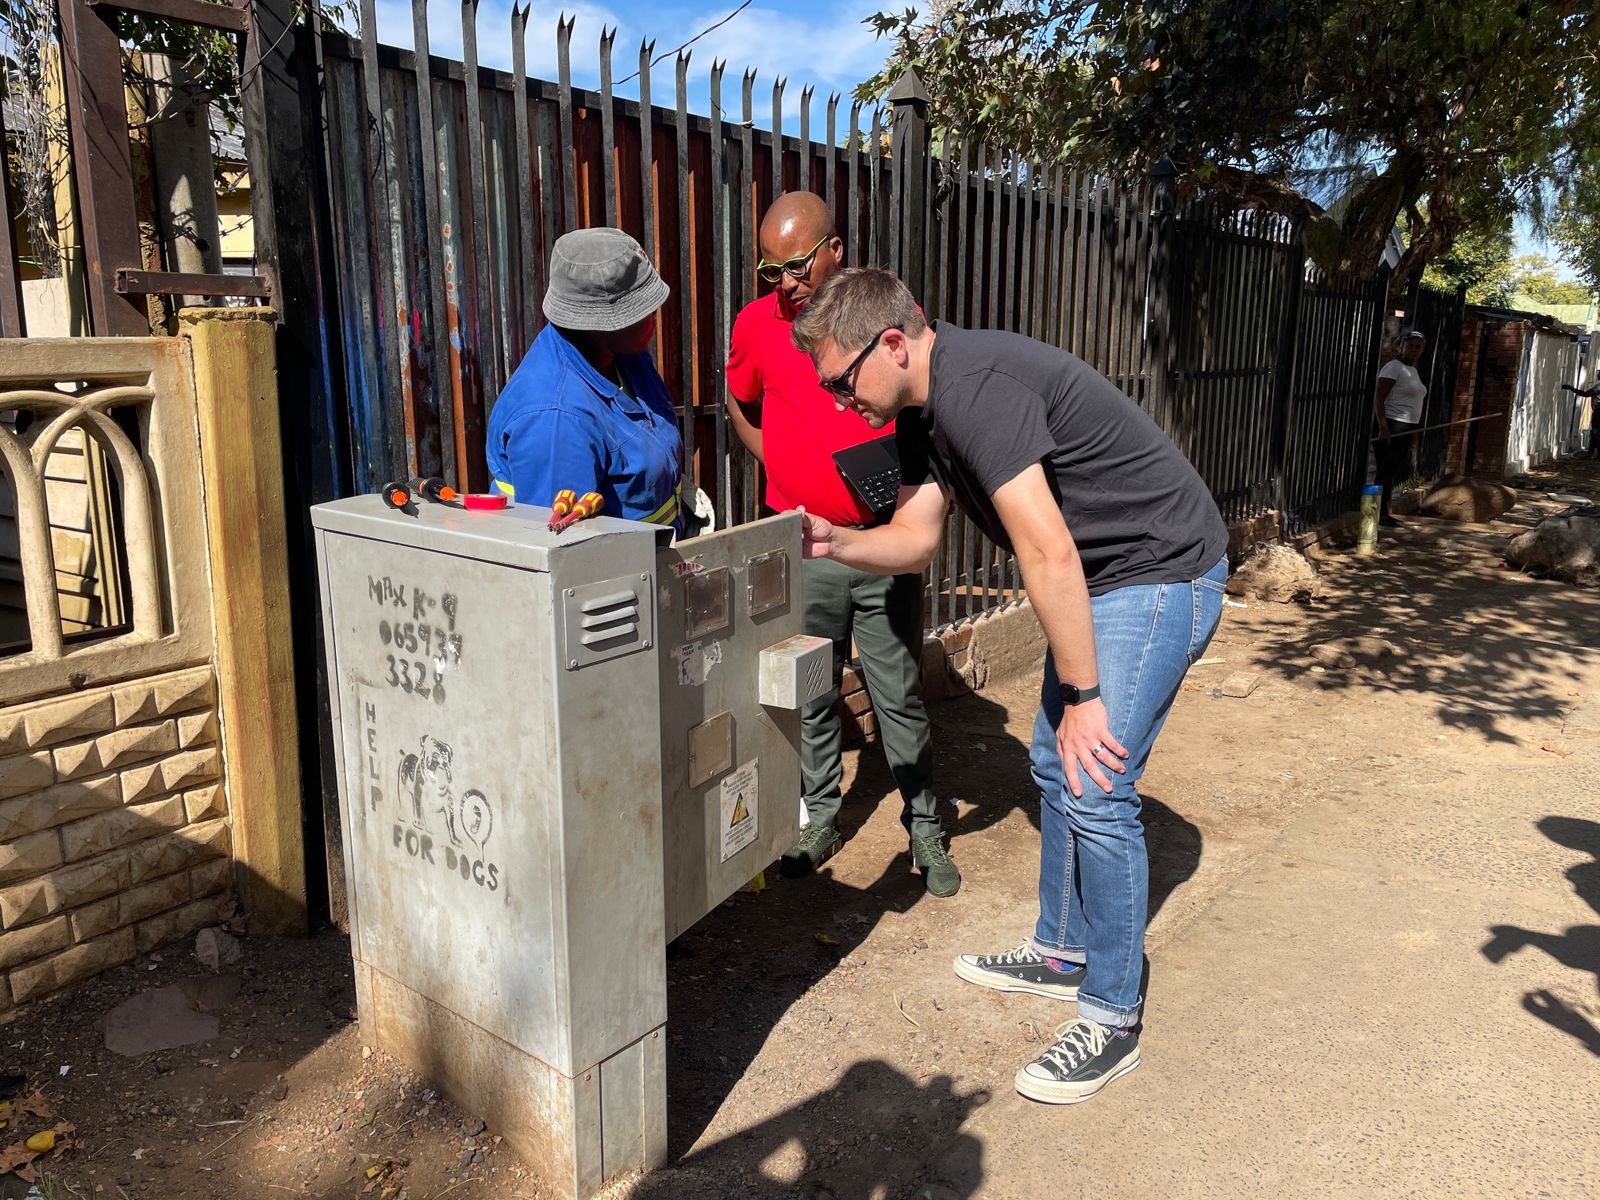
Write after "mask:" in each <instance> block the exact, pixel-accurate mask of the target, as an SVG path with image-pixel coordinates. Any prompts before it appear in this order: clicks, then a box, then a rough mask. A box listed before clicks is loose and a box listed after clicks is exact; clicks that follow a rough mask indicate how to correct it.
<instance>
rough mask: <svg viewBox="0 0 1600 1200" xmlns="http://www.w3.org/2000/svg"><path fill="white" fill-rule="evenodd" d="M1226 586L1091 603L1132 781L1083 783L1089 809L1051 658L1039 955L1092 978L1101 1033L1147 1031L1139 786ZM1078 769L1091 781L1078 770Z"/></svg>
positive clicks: (1103, 688)
mask: <svg viewBox="0 0 1600 1200" xmlns="http://www.w3.org/2000/svg"><path fill="white" fill-rule="evenodd" d="M1227 581H1228V560H1227V558H1226V557H1224V558H1223V559H1222V560H1221V561H1220V562H1219V563H1217V565H1216V566H1214V567H1212V568H1211V570H1209V571H1207V572H1206V573H1205V574H1204V575H1203V576H1201V577H1200V578H1199V579H1196V580H1194V581H1193V582H1192V583H1160V584H1135V585H1134V586H1132V587H1125V588H1118V589H1116V590H1115V591H1111V592H1107V593H1106V594H1105V595H1103V596H1096V597H1094V598H1093V599H1092V600H1091V601H1090V604H1091V607H1092V608H1093V610H1094V646H1095V661H1096V664H1097V665H1098V667H1099V671H1100V696H1101V699H1102V700H1103V701H1104V703H1105V706H1106V714H1107V718H1108V721H1109V723H1110V726H1111V735H1112V736H1113V737H1115V738H1116V739H1117V740H1118V741H1119V742H1121V743H1122V745H1123V747H1124V748H1125V749H1126V750H1127V751H1128V759H1127V764H1126V765H1127V768H1128V770H1127V774H1125V775H1116V774H1111V775H1110V777H1111V781H1112V788H1111V791H1110V792H1109V793H1107V792H1106V791H1104V790H1103V789H1102V788H1101V787H1100V785H1099V784H1097V783H1095V782H1094V781H1093V780H1091V779H1090V778H1089V777H1088V776H1087V775H1082V774H1080V776H1079V779H1080V785H1081V787H1082V788H1083V796H1082V797H1081V798H1075V797H1074V796H1073V794H1072V791H1071V789H1070V788H1068V787H1067V786H1066V779H1065V776H1064V774H1063V769H1062V763H1061V755H1060V753H1059V752H1058V750H1057V749H1056V728H1057V727H1058V726H1059V725H1060V724H1061V716H1062V712H1063V708H1062V704H1061V689H1060V684H1059V681H1058V680H1057V677H1056V671H1055V663H1054V661H1053V660H1052V658H1051V657H1049V656H1047V657H1046V658H1045V664H1044V688H1043V691H1042V693H1041V695H1040V699H1039V715H1038V717H1037V718H1036V719H1035V720H1034V724H1033V746H1032V748H1031V750H1030V754H1029V757H1030V758H1031V760H1032V763H1033V778H1034V782H1035V783H1037V784H1038V785H1039V792H1040V796H1041V799H1042V804H1041V807H1040V815H1041V822H1040V826H1041V834H1042V843H1041V847H1040V854H1039V923H1038V925H1037V926H1035V928H1034V934H1033V947H1034V949H1035V950H1037V951H1038V952H1039V953H1040V954H1045V955H1048V956H1050V957H1051V958H1057V959H1063V960H1065V961H1067V962H1074V963H1083V964H1084V965H1085V966H1086V968H1087V972H1086V974H1085V976H1084V979H1083V983H1082V984H1081V985H1080V986H1079V989H1078V1015H1079V1016H1081V1017H1087V1018H1089V1019H1090V1020H1094V1021H1098V1022H1100V1023H1101V1024H1102V1025H1113V1026H1117V1027H1119V1028H1120V1027H1126V1026H1132V1025H1135V1024H1137V1023H1138V1020H1139V1006H1140V1004H1141V1002H1142V1000H1143V997H1141V996H1140V994H1139V981H1140V977H1141V976H1142V974H1143V971H1144V926H1145V914H1146V909H1147V907H1148V904H1149V899H1150V862H1149V858H1148V857H1147V855H1146V853H1145V845H1144V826H1143V825H1142V824H1141V823H1140V820H1139V808H1140V804H1141V801H1140V799H1139V788H1138V784H1139V777H1140V776H1141V775H1143V774H1144V766H1145V762H1146V761H1147V760H1148V759H1149V757H1150V750H1151V748H1152V747H1153V746H1154V745H1155V740H1156V735H1157V734H1159V733H1160V732H1161V726H1162V725H1163V724H1165V722H1166V719H1167V713H1168V712H1169V711H1170V710H1171V708H1172V702H1173V700H1174V699H1175V698H1176V697H1177V695H1178V685H1179V684H1180V683H1182V682H1183V676H1184V673H1185V672H1186V671H1188V669H1189V667H1190V666H1191V665H1192V664H1193V663H1194V661H1195V660H1196V659H1197V658H1199V657H1200V656H1201V655H1202V654H1204V653H1205V648H1206V646H1207V645H1208V644H1209V643H1210V641H1211V636H1212V634H1214V633H1216V631H1217V624H1218V622H1219V621H1220V620H1221V618H1222V589H1223V586H1224V585H1225V584H1226V583H1227ZM1072 769H1073V770H1074V771H1079V772H1081V770H1082V768H1081V767H1079V766H1078V764H1076V763H1074V764H1073V767H1072ZM1108 774H1110V773H1109V772H1108Z"/></svg>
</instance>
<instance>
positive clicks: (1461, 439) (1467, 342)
mask: <svg viewBox="0 0 1600 1200" xmlns="http://www.w3.org/2000/svg"><path fill="white" fill-rule="evenodd" d="M1483 324H1484V323H1483V321H1482V319H1480V318H1474V317H1467V318H1465V319H1464V320H1463V321H1462V322H1461V336H1460V342H1459V346H1460V350H1459V352H1458V353H1457V355H1456V394H1455V396H1454V397H1453V398H1452V399H1451V404H1450V420H1452V421H1465V420H1467V419H1468V418H1469V417H1473V416H1476V415H1477V413H1476V409H1477V404H1478V383H1479V379H1478V360H1479V358H1480V357H1481V355H1482V347H1483V336H1484V328H1483ZM1474 424H1488V422H1474ZM1472 438H1473V428H1472V425H1452V426H1451V427H1450V430H1449V432H1448V434H1447V435H1446V442H1445V459H1444V471H1445V474H1446V475H1465V474H1466V473H1467V448H1468V447H1469V446H1470V445H1471V444H1472Z"/></svg>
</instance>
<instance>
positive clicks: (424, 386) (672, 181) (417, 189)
mask: <svg viewBox="0 0 1600 1200" xmlns="http://www.w3.org/2000/svg"><path fill="white" fill-rule="evenodd" d="M373 8H374V4H373V0H367V5H366V12H365V14H364V15H365V17H366V22H365V25H366V28H368V29H371V28H373V15H374V14H373ZM412 11H413V15H414V18H415V20H414V29H415V38H416V44H417V46H418V51H417V52H416V53H413V52H409V51H404V50H398V49H394V48H391V47H386V46H381V45H378V44H377V43H376V42H375V41H374V40H373V39H371V38H370V37H369V38H364V39H359V40H358V39H353V38H349V37H345V36H343V35H340V34H336V33H328V34H324V35H323V36H322V37H321V39H320V47H321V56H322V60H323V63H324V69H325V76H324V77H325V80H326V85H325V88H324V89H323V91H322V93H321V94H320V95H319V96H318V97H316V98H315V99H316V102H317V103H318V104H320V105H321V107H322V112H321V114H320V118H321V120H322V122H323V126H322V127H323V129H324V130H325V138H326V146H325V151H324V152H325V154H326V162H327V183H328V186H327V196H326V205H327V212H328V219H329V221H330V225H331V232H332V237H331V239H330V245H331V254H330V255H329V263H328V266H327V267H326V268H325V271H327V270H329V269H331V275H332V278H331V280H326V281H325V282H327V283H329V284H331V287H332V290H333V298H332V301H331V303H330V309H331V310H332V311H333V312H335V313H336V314H337V334H338V346H337V348H336V354H337V357H338V360H339V363H340V364H341V365H340V369H339V383H340V386H339V387H338V388H337V389H336V392H337V394H338V397H339V399H340V401H341V403H340V405H339V407H340V408H342V410H343V412H344V414H345V419H346V421H347V422H348V434H349V448H350V464H349V465H350V471H351V475H350V483H351V486H353V487H355V488H357V489H362V488H367V487H372V486H376V485H377V484H378V483H380V482H381V481H382V479H384V478H388V477H390V476H393V475H399V474H408V473H412V472H415V471H420V472H424V473H429V472H440V473H443V474H445V475H446V476H448V477H450V478H452V479H455V480H457V481H460V482H461V483H463V484H465V485H466V486H468V487H472V488H479V487H482V486H484V485H485V484H486V483H487V477H486V474H485V468H484V460H483V436H484V429H485V426H486V422H487V418H488V414H489V412H490V411H491V409H492V407H493V404H494V400H495V397H496V396H497V395H498V393H499V390H500V388H501V387H502V386H503V384H504V382H505V380H506V378H507V377H508V376H509V374H510V372H511V371H512V370H513V369H514V368H515V366H516V364H517V362H518V361H519V360H520V358H521V356H522V354H523V353H524V351H525V350H526V348H527V347H528V345H529V344H530V343H531V341H532V339H533V337H534V336H535V335H536V333H537V331H538V329H539V328H540V326H541V324H542V316H541V314H540V299H541V297H542V295H543V289H544V283H545V281H544V272H545V264H546V261H547V258H548V253H549V248H550V246H551V244H552V243H553V242H554V240H555V239H556V238H557V237H558V236H560V234H561V233H563V232H565V231H566V230H569V229H573V228H579V227H583V226H588V225H601V224H610V225H618V226H621V227H622V228H624V229H626V230H628V231H629V232H630V233H632V234H634V235H635V236H637V237H638V238H639V239H640V241H641V242H642V243H643V244H644V245H645V247H646V249H647V250H648V251H649V252H650V253H651V254H652V257H653V258H654V259H655V261H656V264H657V266H658V268H659V269H660V271H661V274H662V276H663V277H664V278H665V279H666V281H667V282H668V284H670V285H671V287H672V290H673V296H672V299H671V300H670V301H669V302H668V305H667V307H666V309H665V310H664V311H663V313H662V317H661V322H660V325H659V328H658V331H657V335H656V336H657V340H656V345H655V352H656V358H657V362H658V365H659V366H660V369H661V372H662V374H663V376H664V377H665V379H666V380H667V382H668V385H669V387H670V388H671V389H672V390H673V392H674V395H675V397H676V398H677V400H678V403H679V406H680V412H681V419H682V423H683V433H684V442H685V446H686V449H687V454H688V458H689V460H690V461H689V462H688V464H687V466H688V469H689V470H690V471H691V472H692V473H693V474H694V476H695V478H696V479H697V480H698V481H699V483H700V484H701V486H702V487H704V488H705V489H706V491H707V492H708V493H709V494H710V495H711V496H712V497H713V499H714V501H715V503H716V507H717V510H718V514H719V518H720V520H721V521H722V522H724V523H728V522H736V521H741V520H747V519H750V518H752V517H754V516H755V515H757V514H758V512H759V503H760V491H759V479H758V473H757V467H756V464H755V463H754V462H753V460H751V459H750V457H749V456H748V455H747V454H745V452H744V451H743V449H742V447H740V446H739V445H738V443H737V440H736V439H730V437H729V434H728V429H727V424H726V421H725V420H724V418H723V415H722V405H723V402H724V395H725V392H724V384H723V367H724V359H725V354H726V349H727V345H728V335H729V330H730V328H731V326H732V321H733V318H734V316H735V315H736V314H737V312H738V310H739V308H740V307H741V306H742V305H744V304H745V303H747V302H749V301H750V300H752V299H754V298H755V297H756V295H757V294H758V283H757V280H756V278H755V273H754V267H755V262H756V259H757V257H758V254H757V247H756V244H755V243H756V228H757V225H758V223H759V220H760V217H761V214H762V213H763V212H764V211H765V209H766V207H767V205H768V204H770V203H771V201H772V199H773V198H774V197H775V196H777V195H779V194H781V193H782V192H784V191H788V190H792V189H796V188H799V189H806V190H812V191H816V192H818V193H819V194H821V195H822V196H824V197H825V198H826V199H828V200H829V202H830V203H831V204H832V206H833V208H834V211H835V213H836V215H837V223H838V228H839V231H840V233H841V235H842V236H843V237H844V240H845V243H846V247H847V256H848V258H849V260H850V261H851V262H854V263H866V264H875V265H882V266H886V267H889V268H891V269H893V270H896V271H898V272H899V273H900V274H901V275H902V277H904V278H905V279H906V281H907V282H908V283H909V284H910V286H911V287H912V290H913V291H914V292H915V293H916V294H917V295H918V296H919V298H920V299H921V302H922V303H923V305H924V307H925V309H926V310H927V312H928V314H929V316H930V317H932V318H934V319H943V320H950V321H954V322H957V323H960V324H967V325H973V326H983V327H990V328H1005V329H1013V330H1017V331H1019V332H1023V333H1027V334H1030V335H1032V336H1034V337H1038V338H1041V339H1043V340H1045V341H1049V342H1052V343H1054V344H1057V345H1060V346H1063V347H1065V348H1066V349H1068V350H1071V351H1072V352H1074V353H1076V354H1078V355H1080V356H1081V357H1083V358H1084V359H1086V360H1087V361H1089V362H1090V363H1091V364H1093V365H1094V366H1095V367H1096V368H1098V369H1099V370H1101V371H1102V372H1103V373H1104V374H1106V375H1107V377H1109V378H1110V379H1111V380H1112V381H1113V382H1115V383H1116V384H1117V385H1118V386H1119V387H1121V388H1122V389H1123V390H1124V391H1126V392H1127V393H1128V394H1129V395H1130V396H1132V397H1134V399H1135V400H1137V401H1138V402H1139V403H1140V404H1141V405H1142V406H1143V407H1144V408H1145V409H1146V410H1147V411H1148V412H1149V413H1150V414H1151V415H1152V417H1154V418H1155V419H1156V420H1157V421H1158V422H1159V423H1160V424H1161V426H1162V427H1163V428H1164V429H1166V430H1167V432H1168V433H1169V434H1170V435H1171V436H1172V437H1173V438H1174V440H1175V441H1176V442H1177V444H1178V445H1179V447H1180V448H1181V449H1182V450H1183V451H1184V452H1185V453H1186V454H1187V455H1188V456H1189V458H1190V460H1191V461H1192V462H1193V463H1194V464H1195V466H1196V467H1197V468H1198V469H1199V470H1200V472H1201V474H1202V475H1203V476H1204V477H1205V479H1206V481H1207V483H1208V484H1209V485H1210V486H1211V488H1212V491H1213V493H1214V495H1215V496H1216V497H1217V500H1218V502H1219V504H1221V505H1222V507H1223V509H1224V512H1225V514H1226V516H1227V517H1228V518H1229V519H1230V520H1239V519H1243V518H1247V517H1250V516H1253V515H1256V514H1259V513H1261V512H1264V511H1266V510H1268V509H1277V510H1278V511H1279V512H1281V513H1282V514H1283V521H1284V524H1285V526H1286V527H1291V528H1293V527H1301V526H1304V525H1305V524H1308V523H1311V522H1315V521H1318V520H1322V519H1326V518H1327V517H1331V516H1333V515H1335V514H1336V513H1337V512H1339V511H1341V510H1343V509H1347V508H1349V507H1350V506H1351V505H1352V503H1353V500H1354V497H1355V494H1356V492H1357V490H1358V489H1359V485H1360V483H1361V482H1362V480H1363V478H1364V474H1365V470H1366V449H1365V446H1366V431H1367V421H1368V414H1369V411H1370V396H1371V388H1372V379H1373V372H1374V370H1375V368H1376V355H1377V350H1378V336H1379V331H1380V329H1381V319H1382V316H1383V311H1382V309H1383V299H1382V298H1383V281H1382V280H1381V279H1380V280H1376V281H1372V282H1368V283H1365V284H1360V285H1355V286H1353V287H1350V286H1339V285H1336V284H1333V283H1330V282H1327V281H1323V280H1321V279H1319V278H1318V277H1316V275H1315V273H1314V272H1308V271H1307V268H1306V265H1305V263H1306V257H1305V250H1304V245H1303V242H1302V239H1301V237H1300V235H1299V230H1298V227H1297V225H1296V223H1295V222H1294V221H1292V220H1290V219H1289V218H1285V217H1282V216H1278V215H1275V214H1270V213H1265V212H1241V211H1239V210H1237V209H1236V208H1233V207H1231V206H1228V205H1226V204H1220V203H1216V202H1212V201H1207V200H1204V199H1193V200H1187V201H1184V202H1182V203H1179V202H1177V201H1176V200H1175V198H1174V196H1173V190H1172V188H1171V186H1170V180H1169V179H1168V178H1167V177H1166V176H1165V175H1163V174H1162V173H1161V172H1160V171H1158V172H1157V173H1156V175H1155V176H1153V177H1152V178H1150V179H1144V180H1138V181H1134V182H1132V183H1128V182H1124V181H1116V180H1111V179H1106V178H1103V177H1099V176H1095V175H1090V174H1087V173H1083V172H1079V171H1074V170H1071V169H1069V168H1067V167H1065V166H1063V165H1061V164H1044V163H1038V162H1030V161H1023V160H1019V159H1017V158H1016V157H1014V156H1012V155H1011V154H1009V153H1007V152H1006V151H1005V150H1003V149H1001V148H997V147H993V146H989V145H987V144H982V143H973V142H967V141H963V140H961V139H959V138H954V137H938V136H934V135H932V134H931V133H930V130H929V128H928V124H927V119H926V112H927V98H926V96H925V95H923V94H922V93H921V90H920V85H918V84H917V82H916V81H915V79H914V78H909V77H908V78H907V79H904V80H902V81H901V83H900V84H899V85H898V86H897V87H896V88H895V89H894V91H893V92H892V93H891V94H890V96H889V97H888V98H887V103H886V105H885V106H884V107H883V108H881V109H877V108H874V109H868V108H865V107H864V106H863V105H862V104H860V103H859V102H856V103H850V104H849V105H848V107H845V106H844V105H843V104H842V103H841V100H840V97H839V96H837V95H834V96H831V97H829V98H828V99H827V100H826V101H825V102H824V103H823V104H821V105H818V104H817V103H816V102H815V100H816V98H815V97H814V95H813V93H812V91H811V89H809V88H807V89H805V90H804V91H802V92H801V94H800V96H799V97H798V100H797V102H796V101H795V100H794V98H792V97H789V96H788V95H787V87H786V83H785V81H784V80H782V79H779V80H776V81H775V82H773V83H772V84H771V85H770V86H766V85H763V86H759V87H758V81H757V79H756V77H755V75H754V73H752V72H746V73H744V74H743V75H742V76H741V77H740V78H739V79H738V80H737V81H733V80H729V79H728V78H727V76H726V70H725V64H724V63H722V62H720V61H719V62H716V63H714V64H713V66H712V69H711V71H710V74H709V78H708V80H707V81H706V89H707V90H706V94H705V95H704V96H694V95H691V89H690V85H689V80H690V71H689V66H690V57H689V53H686V52H680V53H678V54H677V55H676V57H675V59H674V60H673V61H672V62H671V63H670V64H662V65H660V66H657V67H656V69H655V70H652V60H653V59H654V57H655V56H654V45H653V44H652V43H646V44H644V45H642V46H641V47H639V49H638V54H637V58H636V59H635V58H634V57H633V56H632V55H630V56H629V58H628V60H627V63H626V68H625V71H626V75H625V77H623V75H624V68H622V67H620V66H619V63H618V60H617V56H616V53H615V50H616V47H615V35H614V33H613V32H612V31H610V30H606V31H603V32H602V34H601V36H600V39H599V45H598V52H599V78H600V84H601V86H600V89H599V91H597V92H596V91H586V90H583V89H579V88H575V87H573V86H572V84H571V76H572V54H573V40H574V24H573V22H572V21H571V20H570V19H563V20H561V21H558V22H557V24H556V27H555V30H554V37H555V41H556V61H557V63H558V76H559V77H558V79H557V80H556V81H555V82H548V81H543V80H537V79H529V78H527V76H526V72H525V69H524V67H523V63H524V61H525V58H524V46H525V42H526V39H527V38H528V37H530V36H537V34H534V33H532V32H530V30H529V27H528V24H527V11H526V10H514V11H513V14H512V19H511V29H510V36H511V45H512V49H513V55H514V58H513V63H514V68H513V70H512V71H511V72H509V73H507V72H502V71H491V70H487V69H484V68H482V67H480V66H479V65H478V63H477V54H476V46H477V37H478V31H477V20H476V10H475V7H474V6H473V4H472V3H471V2H470V0H467V2H466V3H464V4H463V7H462V32H463V45H464V48H465V49H464V59H465V61H463V62H455V61H446V60H443V59H439V58H435V57H430V56H429V55H428V54H427V53H426V50H427V36H428V32H427V12H426V5H425V0H413V7H412ZM663 75H664V76H666V79H661V78H660V76H663ZM634 79H637V81H638V91H639V99H638V100H637V101H634V100H629V99H619V98H618V97H617V96H616V95H615V94H614V89H615V87H616V86H617V84H618V83H619V82H620V83H627V82H630V81H632V80H634ZM663 84H665V85H666V86H665V87H664V88H663V86H662V85H663ZM663 93H664V94H663ZM657 100H670V101H671V105H670V107H669V106H668V105H666V104H657V103H656V101H657ZM786 103H791V104H794V108H793V109H789V110H786V107H785V106H786ZM696 108H698V109H702V110H703V111H704V112H705V113H707V114H709V115H706V116H702V115H697V114H696V113H695V112H694V111H693V110H694V109H696ZM730 108H731V110H732V111H730ZM819 109H820V111H818V110H819ZM786 115H792V116H796V117H797V118H798V120H797V122H796V124H797V127H798V136H791V135H787V134H784V133H783V132H782V131H783V130H784V129H785V128H786V124H785V117H786ZM763 124H764V125H765V126H766V127H765V128H763V127H762V126H763ZM424 130H426V131H427V138H426V140H425V139H424V133H423V131H424ZM473 131H475V132H476V136H473V135H472V133H473ZM775 131H776V132H775ZM425 146H426V147H427V151H428V152H426V153H425V152H424V147H425ZM930 574H931V578H930V585H931V586H930V595H931V600H930V610H929V622H930V624H932V625H934V626H938V625H942V624H945V623H948V622H951V621H955V620H962V619H966V618H969V617H972V616H975V615H977V614H978V613H981V612H984V611H988V610H990V609H992V608H994V607H996V606H998V605H1002V604H1005V603H1008V602H1010V601H1012V600H1015V599H1017V598H1018V597H1020V595H1021V580H1020V578H1019V576H1018V572H1017V568H1016V564H1015V562H1014V560H1013V559H1012V558H1011V557H1010V556H1009V555H1008V554H1007V553H1005V552H1004V550H1003V549H1002V548H999V547H996V546H994V545H992V544H991V543H990V542H989V541H988V540H987V539H985V538H984V537H983V536H982V535H981V534H980V533H979V532H978V531H977V530H976V529H974V528H973V527H972V526H971V525H970V524H969V523H968V522H966V521H965V520H964V519H962V518H959V517H957V516H952V517H951V519H950V528H949V534H948V536H947V538H946V540H945V544H944V546H943V548H942V549H941V552H940V557H939V559H938V560H937V561H936V562H935V564H934V566H933V568H932V570H931V572H930Z"/></svg>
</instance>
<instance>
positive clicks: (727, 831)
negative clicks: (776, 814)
mask: <svg viewBox="0 0 1600 1200" xmlns="http://www.w3.org/2000/svg"><path fill="white" fill-rule="evenodd" d="M757 761H758V760H756V759H753V758H752V759H751V760H750V761H749V762H747V763H745V764H744V766H742V767H740V768H739V769H738V770H737V771H735V772H734V773H733V774H732V775H729V776H728V777H727V778H726V779H724V780H723V781H722V861H723V862H727V861H728V860H729V859H730V858H732V857H733V856H734V855H735V854H737V853H739V851H741V850H743V849H744V848H745V847H746V846H748V845H750V844H751V843H752V842H754V841H755V840H756V820H757V817H756V809H757V799H758V792H759V790H760V789H759V786H758V784H757V780H756V763H757Z"/></svg>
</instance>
